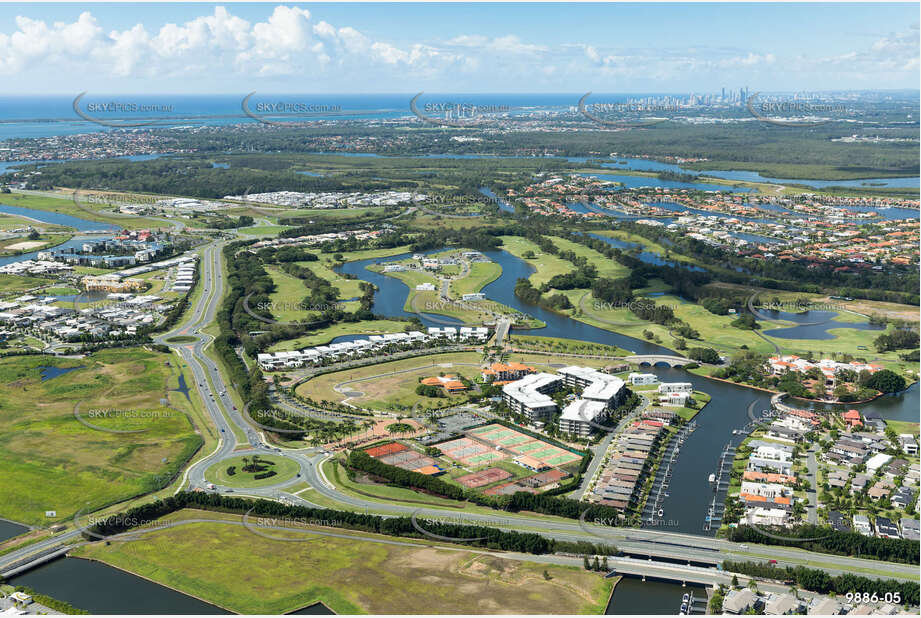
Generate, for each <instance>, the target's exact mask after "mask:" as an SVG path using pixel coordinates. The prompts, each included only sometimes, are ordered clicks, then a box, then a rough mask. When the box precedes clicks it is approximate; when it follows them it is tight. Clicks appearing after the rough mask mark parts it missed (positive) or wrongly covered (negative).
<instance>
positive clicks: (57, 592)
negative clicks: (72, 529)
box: [9, 558, 230, 614]
mask: <svg viewBox="0 0 921 618" xmlns="http://www.w3.org/2000/svg"><path fill="white" fill-rule="evenodd" d="M9 583H10V584H12V585H14V586H29V587H30V588H33V589H34V590H36V591H38V592H41V593H43V594H47V595H49V596H51V597H54V598H56V599H59V600H61V601H67V602H68V603H70V604H71V605H73V606H74V607H79V608H81V609H85V610H87V611H88V612H90V613H91V614H228V613H230V612H227V611H225V610H223V609H221V608H220V607H217V606H214V605H211V604H210V603H205V602H204V601H200V600H198V599H196V598H194V597H190V596H188V595H185V594H182V593H181V592H177V591H175V590H173V589H171V588H167V587H166V586H161V585H160V584H156V583H154V582H151V581H148V580H146V579H143V578H141V577H137V576H136V575H132V574H130V573H126V572H124V571H121V570H119V569H116V568H114V567H110V566H108V565H106V564H102V563H101V562H95V561H92V560H83V559H81V558H61V559H59V560H53V561H51V562H49V563H47V564H43V565H42V566H40V567H38V568H35V569H33V570H31V571H27V572H25V573H23V574H22V575H18V576H16V577H13V578H12V579H10V581H9Z"/></svg>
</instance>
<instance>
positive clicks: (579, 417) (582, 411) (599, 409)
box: [559, 399, 608, 438]
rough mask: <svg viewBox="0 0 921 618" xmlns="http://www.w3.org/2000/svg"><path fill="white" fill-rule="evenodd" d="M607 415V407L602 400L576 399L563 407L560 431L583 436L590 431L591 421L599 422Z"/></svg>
mask: <svg viewBox="0 0 921 618" xmlns="http://www.w3.org/2000/svg"><path fill="white" fill-rule="evenodd" d="M607 416H608V407H607V406H606V405H605V404H604V403H603V402H601V401H590V400H588V399H576V400H575V401H572V402H570V403H569V405H567V406H566V407H565V408H563V414H562V415H561V416H560V422H559V426H560V431H561V432H563V433H568V434H572V435H575V436H579V437H581V438H585V437H587V436H588V435H589V434H590V433H592V423H599V422H601V421H603V420H605V419H606V418H607Z"/></svg>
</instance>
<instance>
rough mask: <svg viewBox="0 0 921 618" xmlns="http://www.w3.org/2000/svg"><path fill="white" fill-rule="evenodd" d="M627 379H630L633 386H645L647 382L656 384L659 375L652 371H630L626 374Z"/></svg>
mask: <svg viewBox="0 0 921 618" xmlns="http://www.w3.org/2000/svg"><path fill="white" fill-rule="evenodd" d="M627 379H628V380H630V384H632V385H633V386H645V385H647V384H656V383H657V382H658V381H659V376H657V375H656V374H654V373H631V374H630V375H628V376H627Z"/></svg>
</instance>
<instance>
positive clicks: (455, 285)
mask: <svg viewBox="0 0 921 618" xmlns="http://www.w3.org/2000/svg"><path fill="white" fill-rule="evenodd" d="M500 275H502V267H501V266H499V265H498V264H496V263H495V262H474V263H472V264H471V265H470V272H468V273H467V276H466V277H464V278H463V279H458V280H456V281H452V282H451V295H452V296H453V297H455V298H461V297H462V296H463V295H464V294H472V293H473V292H479V291H480V290H482V289H483V288H484V287H485V286H486V284H488V283H492V282H493V281H495V280H496V279H498V278H499V276H500Z"/></svg>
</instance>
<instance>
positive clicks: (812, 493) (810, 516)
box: [806, 446, 818, 524]
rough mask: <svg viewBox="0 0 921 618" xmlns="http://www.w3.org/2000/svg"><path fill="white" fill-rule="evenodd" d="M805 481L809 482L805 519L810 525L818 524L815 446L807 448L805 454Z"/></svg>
mask: <svg viewBox="0 0 921 618" xmlns="http://www.w3.org/2000/svg"><path fill="white" fill-rule="evenodd" d="M806 480H807V481H809V489H807V490H806V500H807V501H808V505H807V506H806V517H807V520H808V521H809V523H810V524H815V523H817V522H818V515H817V507H818V503H817V501H816V500H817V498H816V463H815V446H812V447H810V448H809V451H808V452H807V453H806Z"/></svg>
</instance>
